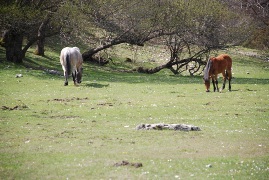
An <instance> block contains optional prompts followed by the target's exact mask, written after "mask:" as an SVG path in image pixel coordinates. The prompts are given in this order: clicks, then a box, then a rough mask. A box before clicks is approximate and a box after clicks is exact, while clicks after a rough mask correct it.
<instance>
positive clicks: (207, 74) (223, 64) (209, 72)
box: [204, 54, 232, 92]
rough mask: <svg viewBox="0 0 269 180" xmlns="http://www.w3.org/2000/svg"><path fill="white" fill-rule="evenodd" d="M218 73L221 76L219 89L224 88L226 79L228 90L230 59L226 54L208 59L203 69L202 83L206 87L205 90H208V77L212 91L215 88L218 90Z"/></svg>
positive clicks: (230, 75) (230, 71)
mask: <svg viewBox="0 0 269 180" xmlns="http://www.w3.org/2000/svg"><path fill="white" fill-rule="evenodd" d="M220 73H222V76H223V86H222V89H221V90H220V91H222V90H223V89H224V88H225V84H226V80H227V79H228V80H229V91H231V79H232V59H231V58H230V57H229V56H228V55H227V54H221V55H219V56H217V57H212V58H210V59H209V60H208V62H207V64H206V67H205V70H204V83H205V87H206V92H209V88H210V78H211V79H212V84H213V87H214V92H215V91H216V90H217V91H219V87H218V74H220ZM215 84H216V85H215Z"/></svg>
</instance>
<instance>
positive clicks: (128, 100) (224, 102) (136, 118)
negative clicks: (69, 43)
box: [0, 47, 269, 179]
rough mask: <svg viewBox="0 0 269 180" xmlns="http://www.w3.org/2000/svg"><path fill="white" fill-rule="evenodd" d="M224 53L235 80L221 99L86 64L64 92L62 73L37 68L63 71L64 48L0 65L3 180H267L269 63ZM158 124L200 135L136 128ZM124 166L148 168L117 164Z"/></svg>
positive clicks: (168, 79)
mask: <svg viewBox="0 0 269 180" xmlns="http://www.w3.org/2000/svg"><path fill="white" fill-rule="evenodd" d="M0 50H2V49H0ZM0 52H1V53H0V57H2V53H3V51H0ZM219 53H221V52H219ZM226 53H229V54H230V55H231V57H232V58H233V76H234V79H233V80H232V90H233V91H232V92H228V91H227V90H224V91H223V93H213V92H211V93H206V92H205V89H204V85H203V83H202V77H196V76H194V77H187V76H171V75H170V73H167V72H165V71H164V72H161V73H158V74H153V75H144V74H138V73H120V72H117V71H115V70H112V69H109V68H107V69H102V68H100V67H98V66H94V65H91V64H86V63H85V64H84V76H83V82H82V84H81V85H80V86H79V87H75V86H73V85H72V83H70V85H69V86H67V87H65V86H63V83H64V78H63V77H62V76H58V75H51V74H49V73H47V72H46V71H43V70H35V69H38V67H39V68H40V66H42V67H45V68H47V69H56V70H58V71H61V66H60V63H59V52H58V51H57V52H51V51H50V52H48V56H46V57H39V56H34V55H33V54H30V53H27V61H25V62H24V64H22V65H14V64H12V63H6V62H3V63H0V68H1V71H0V76H1V83H2V86H1V88H0V108H1V109H0V111H1V113H0V133H1V140H0V147H1V148H0V158H1V162H0V178H1V179H40V178H41V179H46V178H48V179H179V178H180V179H227V178H228V179H249V178H251V179H267V178H268V165H269V157H268V147H269V143H268V135H269V134H268V119H269V114H268V112H269V109H268V89H269V76H268V69H269V68H268V63H267V62H265V61H264V60H263V59H262V58H263V57H262V56H261V52H260V51H257V52H253V51H252V50H249V49H243V48H240V47H239V48H237V49H229V50H228V51H226ZM255 54H256V55H259V56H254V55H255ZM260 57H261V58H260ZM25 66H27V67H28V68H26V67H25ZM30 67H31V68H30ZM16 74H22V75H23V77H21V78H15V75H16ZM70 82H71V78H70ZM4 106H6V107H8V108H9V109H6V108H4ZM16 106H17V108H15V107H16ZM160 122H164V123H185V124H193V125H196V126H199V127H200V128H201V129H202V131H199V132H177V131H168V130H167V131H136V130H135V129H134V128H135V127H136V125H138V124H140V123H160ZM122 160H126V161H129V162H134V163H135V162H141V163H142V164H143V167H141V168H135V167H132V166H120V167H116V166H114V164H115V163H117V162H121V161H122Z"/></svg>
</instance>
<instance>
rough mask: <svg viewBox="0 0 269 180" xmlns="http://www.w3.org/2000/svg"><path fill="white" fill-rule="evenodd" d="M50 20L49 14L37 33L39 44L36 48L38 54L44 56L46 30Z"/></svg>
mask: <svg viewBox="0 0 269 180" xmlns="http://www.w3.org/2000/svg"><path fill="white" fill-rule="evenodd" d="M49 21H50V17H49V16H47V18H46V19H45V20H44V21H43V22H42V23H41V25H40V26H39V29H38V34H37V38H38V40H37V46H36V50H35V54H36V55H40V56H44V55H45V48H44V47H45V30H46V27H47V25H48V23H49Z"/></svg>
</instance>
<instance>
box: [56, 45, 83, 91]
mask: <svg viewBox="0 0 269 180" xmlns="http://www.w3.org/2000/svg"><path fill="white" fill-rule="evenodd" d="M60 62H61V65H62V68H63V71H64V77H65V82H64V85H65V86H67V85H68V76H69V75H70V74H72V77H73V81H74V85H77V84H79V83H81V79H82V63H83V59H82V55H81V53H80V50H79V48H77V47H65V48H63V49H62V51H61V55H60Z"/></svg>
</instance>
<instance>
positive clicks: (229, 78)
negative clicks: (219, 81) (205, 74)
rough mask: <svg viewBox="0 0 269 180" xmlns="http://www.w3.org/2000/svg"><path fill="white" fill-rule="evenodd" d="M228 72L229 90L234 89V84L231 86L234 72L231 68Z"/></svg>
mask: <svg viewBox="0 0 269 180" xmlns="http://www.w3.org/2000/svg"><path fill="white" fill-rule="evenodd" d="M226 74H227V78H228V81H229V91H232V86H231V80H232V72H231V70H230V71H227V72H226Z"/></svg>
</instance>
